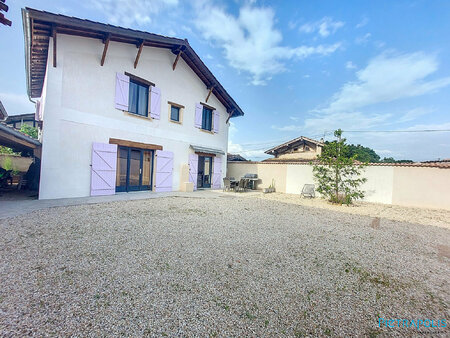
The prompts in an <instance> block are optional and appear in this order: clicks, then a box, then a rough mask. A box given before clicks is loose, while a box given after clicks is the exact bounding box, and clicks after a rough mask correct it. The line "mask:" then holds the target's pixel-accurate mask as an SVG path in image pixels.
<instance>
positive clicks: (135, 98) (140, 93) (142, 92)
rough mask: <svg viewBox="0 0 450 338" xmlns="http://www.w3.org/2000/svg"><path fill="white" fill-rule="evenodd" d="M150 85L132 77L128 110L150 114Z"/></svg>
mask: <svg viewBox="0 0 450 338" xmlns="http://www.w3.org/2000/svg"><path fill="white" fill-rule="evenodd" d="M148 88H149V87H148V85H146V84H143V83H140V82H138V81H136V80H134V79H130V89H129V101H128V112H130V113H132V114H136V115H140V116H148Z"/></svg>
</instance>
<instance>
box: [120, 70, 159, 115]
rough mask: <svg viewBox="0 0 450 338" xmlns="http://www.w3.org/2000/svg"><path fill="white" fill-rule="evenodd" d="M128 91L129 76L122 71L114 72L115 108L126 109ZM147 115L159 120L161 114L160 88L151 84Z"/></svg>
mask: <svg viewBox="0 0 450 338" xmlns="http://www.w3.org/2000/svg"><path fill="white" fill-rule="evenodd" d="M129 93H130V77H129V76H126V75H125V74H122V73H116V97H115V107H116V109H120V110H125V111H128V102H129ZM148 97H149V100H150V102H149V104H148V107H149V110H150V111H149V115H150V117H151V118H153V119H156V120H159V119H160V116H161V89H159V88H157V87H154V86H151V87H150V88H149V95H148Z"/></svg>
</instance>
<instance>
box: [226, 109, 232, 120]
mask: <svg viewBox="0 0 450 338" xmlns="http://www.w3.org/2000/svg"><path fill="white" fill-rule="evenodd" d="M233 113H234V109H232V110H230V111H228V118H227V121H226V122H225V123H228V121H230V119H231V116H232V115H233Z"/></svg>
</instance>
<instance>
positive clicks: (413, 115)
mask: <svg viewBox="0 0 450 338" xmlns="http://www.w3.org/2000/svg"><path fill="white" fill-rule="evenodd" d="M433 112H434V109H430V108H423V107H418V108H414V109H411V110H409V111H407V112H406V113H405V114H403V116H402V117H400V119H398V120H397V122H409V121H413V120H415V119H417V118H418V117H420V116H423V115H427V114H431V113H433Z"/></svg>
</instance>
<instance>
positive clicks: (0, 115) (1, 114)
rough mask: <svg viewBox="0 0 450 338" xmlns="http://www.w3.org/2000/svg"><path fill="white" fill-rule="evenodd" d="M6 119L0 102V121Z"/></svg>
mask: <svg viewBox="0 0 450 338" xmlns="http://www.w3.org/2000/svg"><path fill="white" fill-rule="evenodd" d="M7 117H8V113H7V112H6V109H5V107H3V104H2V101H0V121H2V120H5V119H6V118H7Z"/></svg>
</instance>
